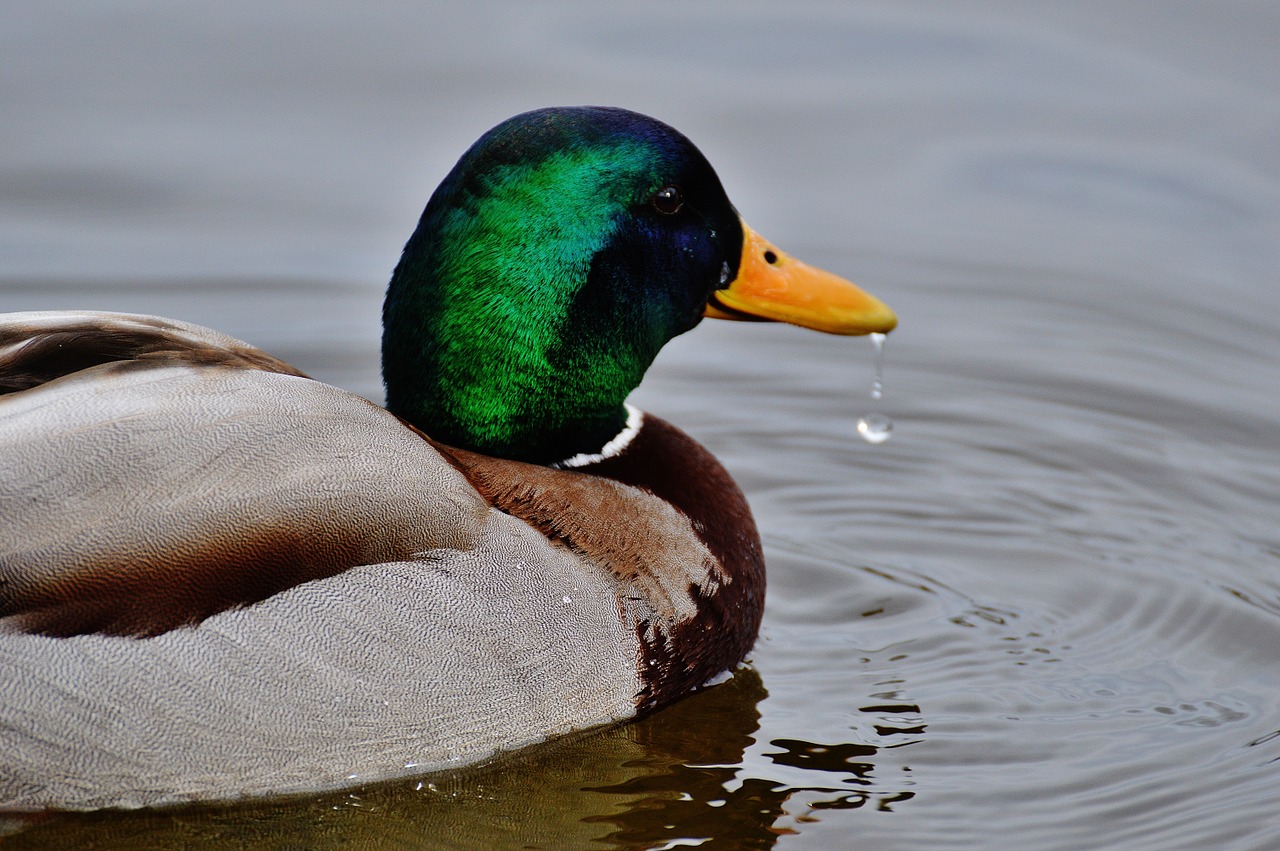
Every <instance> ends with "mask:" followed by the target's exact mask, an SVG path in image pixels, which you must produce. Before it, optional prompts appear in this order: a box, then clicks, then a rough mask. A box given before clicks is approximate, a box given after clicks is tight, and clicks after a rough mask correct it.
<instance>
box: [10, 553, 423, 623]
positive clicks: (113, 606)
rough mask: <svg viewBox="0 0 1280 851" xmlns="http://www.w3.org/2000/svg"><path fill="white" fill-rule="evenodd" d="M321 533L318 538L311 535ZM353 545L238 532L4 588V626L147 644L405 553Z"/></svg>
mask: <svg viewBox="0 0 1280 851" xmlns="http://www.w3.org/2000/svg"><path fill="white" fill-rule="evenodd" d="M316 531H320V530H316ZM369 543H370V542H369V541H367V540H361V538H360V536H359V535H356V534H350V535H345V536H344V535H341V534H338V533H335V532H332V531H330V532H328V533H321V534H316V535H311V534H306V533H305V532H304V531H302V530H297V529H291V530H288V531H285V532H273V531H271V530H266V529H256V530H253V529H250V530H243V531H241V532H240V533H238V534H237V535H236V536H235V537H234V538H233V539H230V540H210V541H191V542H189V543H187V544H186V545H184V546H183V547H182V548H181V549H178V550H176V551H169V552H166V553H165V554H164V555H163V556H160V557H148V556H146V555H120V556H118V557H117V558H115V559H109V558H108V559H104V560H102V561H99V562H97V563H95V564H93V565H92V566H90V567H88V568H82V569H80V570H77V571H75V572H71V573H62V574H59V575H57V576H56V577H54V578H52V579H51V580H50V581H48V582H46V583H44V584H40V585H33V586H28V587H25V588H18V587H15V586H14V584H13V583H12V582H10V583H5V584H0V616H8V617H12V619H13V620H12V624H13V625H14V626H16V627H17V628H18V629H20V630H22V631H24V632H32V633H40V634H43V635H51V636H59V637H66V636H71V635H84V634H87V633H106V634H110V635H132V636H138V637H143V636H153V635H159V634H161V633H164V632H168V631H169V630H171V629H175V628H178V627H182V626H191V625H194V624H197V623H199V622H200V621H202V620H204V619H205V618H207V617H209V616H211V615H214V614H217V613H218V612H221V611H225V610H227V609H232V608H238V607H241V606H247V605H251V604H253V603H256V602H259V601H261V600H265V599H266V598H268V597H270V596H272V595H273V594H276V593H279V592H280V591H283V590H285V589H287V588H291V587H293V586H294V585H297V584H299V583H301V582H306V581H308V580H311V579H319V578H322V577H325V576H333V575H335V574H337V573H341V572H342V571H344V570H347V569H348V568H351V567H354V566H356V565H359V564H367V563H369V562H370V556H371V555H372V560H374V561H384V560H385V561H390V560H394V559H395V558H408V557H409V556H410V555H411V554H410V553H400V554H394V557H393V554H391V553H387V554H385V555H386V556H387V557H386V558H380V557H379V556H378V555H377V554H372V553H371V552H370V550H372V549H374V548H373V547H370V546H369Z"/></svg>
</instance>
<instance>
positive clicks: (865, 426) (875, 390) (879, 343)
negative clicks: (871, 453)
mask: <svg viewBox="0 0 1280 851" xmlns="http://www.w3.org/2000/svg"><path fill="white" fill-rule="evenodd" d="M869 336H870V337H871V345H873V346H875V347H876V374H875V377H874V378H872V379H871V398H872V400H873V401H876V402H879V401H880V400H881V399H883V398H884V341H885V339H886V335H884V334H870V335H869ZM858 434H860V435H862V439H863V440H865V441H866V442H867V443H872V444H876V443H884V442H885V441H886V440H888V439H889V437H890V436H891V435H892V434H893V420H891V419H889V418H888V417H886V416H885V415H884V414H880V413H875V414H867V415H866V416H864V417H862V418H861V419H859V420H858Z"/></svg>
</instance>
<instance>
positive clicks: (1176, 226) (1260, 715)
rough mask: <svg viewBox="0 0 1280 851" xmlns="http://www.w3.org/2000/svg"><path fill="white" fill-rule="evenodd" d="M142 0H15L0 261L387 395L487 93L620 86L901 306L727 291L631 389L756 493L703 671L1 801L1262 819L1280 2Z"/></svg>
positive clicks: (599, 822)
mask: <svg viewBox="0 0 1280 851" xmlns="http://www.w3.org/2000/svg"><path fill="white" fill-rule="evenodd" d="M468 9H469V10H470V11H468V12H466V13H460V12H458V11H455V10H446V8H445V7H443V6H440V7H438V8H433V7H431V6H423V5H421V4H408V3H405V4H399V3H388V4H379V5H378V6H377V7H376V8H370V9H368V10H364V9H363V7H362V8H361V9H360V10H356V9H355V8H348V7H347V6H346V5H344V4H336V3H335V4H269V5H265V6H263V5H259V4H242V5H240V6H239V7H238V8H235V9H234V14H233V13H232V12H231V11H228V7H227V6H226V5H225V4H223V5H221V6H219V7H217V8H216V9H214V8H213V7H210V8H208V9H204V8H197V7H185V6H182V7H179V6H173V5H171V4H159V3H145V2H135V3H128V4H113V5H111V6H100V5H98V4H92V3H72V4H59V5H58V6H57V7H56V9H55V7H53V6H49V7H47V8H45V7H39V8H36V7H33V8H31V9H27V10H23V11H21V12H17V13H15V14H13V15H10V16H9V17H10V19H11V20H10V21H9V22H8V23H7V24H6V27H5V28H4V32H3V33H2V34H0V55H2V56H4V57H5V59H3V60H0V61H2V62H3V63H4V68H5V73H4V74H3V81H4V82H3V83H2V84H0V104H2V105H3V107H4V112H5V114H6V115H9V116H22V120H21V121H17V120H14V121H10V122H7V130H6V142H5V143H4V145H3V146H2V147H0V309H3V310H17V309H33V308H62V307H91V308H105V309H115V310H131V311H142V312H149V313H158V314H161V315H168V316H174V317H179V318H183V319H187V320H191V321H196V322H202V323H205V324H209V325H213V326H215V327H218V328H220V329H222V330H225V331H227V332H229V333H232V334H235V335H237V336H239V337H242V338H244V339H247V340H250V341H252V342H254V343H256V344H258V345H260V346H262V347H263V348H265V349H267V350H269V351H271V352H273V353H274V354H276V355H278V356H281V357H283V358H285V359H286V360H289V361H291V362H293V363H294V364H296V365H298V366H299V367H301V368H303V369H305V370H307V371H308V372H310V373H311V374H313V375H315V376H316V377H319V378H321V379H323V380H326V381H330V382H333V383H335V384H338V385H341V386H344V387H348V388H350V389H352V390H355V391H357V392H360V393H363V394H365V395H367V396H370V397H371V398H374V399H379V398H380V394H381V390H380V387H379V383H378V376H377V340H378V326H377V323H378V313H379V309H380V299H381V293H382V288H383V287H384V285H385V281H386V278H387V275H388V273H389V271H390V268H391V266H392V265H393V264H394V261H395V258H396V256H397V253H398V251H399V247H400V245H401V244H402V243H403V240H404V239H405V238H406V237H407V235H408V233H409V231H410V230H411V229H412V226H413V224H414V222H415V221H416V218H417V215H418V213H419V212H420V210H421V206H422V204H423V203H424V202H425V200H426V197H427V195H428V193H429V192H430V190H431V189H432V188H433V187H434V185H435V183H436V182H437V181H438V180H439V179H440V177H442V176H443V174H444V173H445V171H446V170H447V169H448V168H449V166H450V165H451V164H452V162H453V161H454V159H456V157H457V156H458V155H459V154H460V153H461V151H462V150H463V149H465V147H466V146H467V145H468V144H470V142H471V141H472V140H473V139H474V137H475V136H477V135H478V134H479V133H480V132H482V131H483V130H485V129H487V128H488V127H489V126H490V125H492V124H493V123H496V122H497V121H499V120H501V119H502V118H504V117H506V116H507V115H510V114H512V113H514V112H517V111H521V110H523V109H528V108H532V107H535V106H542V105H547V104H552V103H581V102H595V103H612V104H617V105H623V106H628V107H631V108H633V109H638V110H640V111H644V112H648V113H651V114H654V115H657V116H659V117H661V118H663V119H665V120H667V121H669V122H670V123H672V124H674V125H676V126H677V127H679V128H681V129H682V130H684V131H685V132H686V133H688V134H689V135H690V136H691V137H692V138H693V139H694V140H695V141H696V142H697V143H698V144H699V145H700V146H701V147H702V148H703V150H704V151H705V152H706V153H707V155H708V156H709V158H710V159H711V160H712V162H713V163H715V164H716V165H717V167H718V169H719V171H720V174H721V177H722V179H723V180H724V182H725V184H726V186H727V188H728V190H729V192H730V195H731V197H733V198H734V199H735V202H736V203H737V205H738V207H739V209H740V210H741V211H742V212H743V213H744V215H745V217H746V218H747V219H748V221H750V222H752V224H753V225H754V226H755V227H757V228H758V229H759V230H760V231H762V232H763V233H765V234H766V235H768V236H769V237H770V238H771V239H773V240H775V241H776V242H778V244H780V245H781V246H782V247H784V248H786V249H788V250H792V251H794V252H795V253H796V254H798V255H799V256H801V257H803V258H805V259H806V260H809V261H811V262H814V263H817V264H819V265H823V266H826V267H829V268H833V269H835V270H838V271H840V272H842V273H845V274H847V275H849V276H851V277H853V278H855V279H856V280H858V281H860V282H861V283H863V284H865V285H866V286H867V287H868V289H870V290H872V291H873V292H875V293H877V294H878V295H880V296H882V297H884V298H885V299H886V301H888V302H889V303H890V304H891V305H892V306H893V307H894V308H895V309H897V311H898V313H899V315H900V317H901V319H902V326H901V328H900V329H899V330H898V331H896V332H895V333H894V334H892V335H891V336H890V339H889V342H888V347H887V357H886V364H885V382H886V391H885V397H884V399H883V400H881V401H879V402H875V403H874V408H876V409H879V410H881V411H882V412H883V413H885V414H887V415H889V416H890V417H892V419H893V420H894V423H895V430H894V436H893V439H892V440H889V441H888V442H886V443H884V444H881V445H878V446H871V445H868V444H867V443H865V442H863V441H862V440H861V439H859V438H858V436H857V433H856V430H855V427H856V423H857V419H858V417H859V416H861V415H862V414H865V413H868V412H870V411H871V410H872V408H873V403H872V402H871V400H870V399H869V397H868V395H867V392H868V389H869V387H870V383H871V379H872V368H873V353H872V348H871V346H870V345H869V343H868V342H867V341H866V340H847V339H836V338H830V337H822V336H819V335H815V334H812V333H808V332H804V331H800V330H798V329H794V328H785V327H777V326H764V325H743V324H737V323H712V322H707V323H704V324H703V326H701V327H699V328H698V329H697V330H696V331H694V332H693V333H691V334H689V335H686V336H685V337H683V338H681V339H679V340H677V341H675V342H674V343H673V344H672V345H671V346H670V347H669V348H668V349H667V350H666V351H665V352H664V353H663V355H662V356H661V357H660V358H659V360H658V363H657V364H656V365H655V367H654V369H653V370H652V371H651V373H650V375H649V377H648V378H647V379H646V382H645V384H644V385H643V386H642V387H641V389H640V390H639V391H638V392H637V394H636V397H635V401H636V402H638V403H639V404H640V405H641V406H642V407H645V408H646V409H648V410H651V411H653V412H655V413H657V414H660V415H662V416H664V417H666V418H668V419H671V420H672V421H674V422H676V423H678V424H680V425H681V426H682V427H684V428H686V429H687V430H688V431H690V432H691V433H692V434H694V435H695V436H696V437H698V438H699V439H700V440H702V441H703V442H705V443H706V444H707V445H708V446H709V447H711V449H712V450H713V451H714V452H716V454H717V455H718V456H719V457H720V458H721V459H723V460H724V461H725V463H726V464H727V466H728V467H729V468H730V470H731V471H732V472H733V474H734V475H735V477H736V478H737V479H738V481H739V482H740V483H741V484H742V486H743V487H744V489H745V490H746V491H747V493H748V495H749V497H750V499H751V502H752V505H753V508H754V510H755V512H756V515H757V519H758V521H759V523H760V526H761V529H762V532H763V536H764V540H765V547H766V555H767V559H768V564H769V571H770V574H769V575H770V588H769V599H768V608H767V613H766V617H765V623H764V628H763V632H762V635H761V640H760V642H759V644H758V645H757V647H756V650H755V651H754V653H753V654H752V657H751V662H750V665H749V667H747V668H745V669H743V670H742V671H740V672H739V673H738V675H737V677H736V678H735V679H734V680H733V681H731V682H730V683H727V684H725V685H723V686H720V687H717V688H715V689H712V690H710V691H708V692H706V693H704V694H701V695H698V696H696V697H694V698H693V699H690V700H688V701H686V702H684V703H682V704H680V705H678V706H676V707H673V708H671V709H670V710H667V711H665V712H662V713H659V714H658V715H656V716H653V717H651V718H649V719H646V720H644V721H642V722H640V723H637V724H633V725H629V726H625V727H621V728H618V729H616V730H609V731H605V732H603V733H601V734H598V735H594V736H586V737H582V738H578V739H574V740H570V741H564V742H559V743H555V744H554V745H551V746H548V747H544V748H535V749H531V750H530V751H526V752H523V753H521V754H518V755H515V756H513V757H511V758H508V759H504V760H500V761H499V762H498V763H496V764H495V765H493V766H489V767H485V768H481V769H477V770H474V771H470V772H466V773H463V774H459V775H456V776H449V777H436V778H424V779H415V780H410V781H403V782H397V783H392V784H386V785H382V786H377V787H371V788H365V789H359V790H354V791H351V792H343V793H337V794H330V795H325V796H319V797H316V798H311V799H302V800H291V801H283V802H263V803H259V804H254V805H249V806H241V807H213V808H192V809H185V810H179V811H165V812H154V813H136V814H112V813H104V814H92V815H87V816H74V817H54V818H51V819H49V820H46V821H43V822H41V823H38V824H35V825H34V826H28V827H25V828H20V832H19V833H17V834H16V835H15V836H12V837H10V838H8V839H6V840H5V843H6V847H9V846H10V845H12V847H15V848H24V847H62V848H65V847H76V846H78V845H81V844H89V843H91V842H92V843H98V844H99V846H100V847H144V846H152V847H159V846H165V845H170V846H175V847H181V846H183V845H190V844H195V843H197V842H212V841H216V842H217V843H220V844H222V845H225V846H227V847H258V846H261V845H268V846H300V847H330V846H342V845H358V846H359V847H388V848H391V847H397V848H399V847H417V846H421V847H434V846H440V847H458V848H468V847H492V848H500V847H513V848H514V847H537V848H579V847H582V848H585V847H600V848H610V847H615V848H670V847H677V846H682V845H684V846H693V845H700V846H702V847H724V848H752V847H754V848H768V847H773V846H775V845H776V846H777V847H779V848H796V849H800V848H812V849H832V848H845V847H857V846H862V845H865V846H866V847H875V848H920V847H931V848H987V847H1020V848H1075V847H1123V848H1153V849H1154V848H1171V847H1186V848H1207V847H1216V848H1262V847H1267V846H1269V845H1272V844H1274V841H1275V840H1274V839H1273V838H1272V837H1273V833H1274V832H1275V831H1276V830H1277V829H1280V816H1277V815H1276V813H1277V812H1280V701H1277V692H1278V691H1280V688H1278V686H1280V531H1278V529H1280V516H1278V515H1277V505H1278V504H1280V393H1278V392H1277V390H1278V389H1280V383H1278V382H1277V378H1276V370H1277V363H1280V333H1277V327H1276V325H1277V322H1276V317H1277V316H1278V315H1280V249H1278V248H1277V246H1278V245H1280V240H1277V238H1276V237H1277V234H1280V147H1277V145H1276V144H1275V140H1276V139H1277V138H1280V94H1278V93H1280V85H1278V84H1280V73H1278V71H1280V67H1278V63H1280V59H1278V58H1277V57H1278V56H1280V54H1277V53H1276V52H1275V50H1274V35H1275V19H1274V9H1273V8H1272V7H1270V6H1269V4H1265V3H1250V2H1237V3H1231V4H1219V5H1214V6H1209V5H1205V4H1191V3H1166V4H1160V5H1158V6H1154V7H1153V6H1151V5H1149V4H1140V3H1128V2H1106V3H1104V2H1085V3H1077V4H1070V6H1069V7H1066V8H1061V7H1052V8H1050V7H1044V8H1032V7H1030V6H1028V5H1027V4H1021V3H1014V2H998V0H984V2H977V3H969V4H964V5H963V6H954V5H952V4H944V3H929V2H926V3H916V4H911V5H910V6H902V5H901V4H894V3H887V2H858V3H849V4H842V5H840V6H839V7H831V6H829V5H827V4H804V3H801V4H790V5H788V6H787V8H786V10H785V11H784V10H783V9H782V8H781V7H774V6H771V5H764V4H745V5H744V4H728V3H710V4H697V5H690V4H659V5H655V6H652V7H647V8H645V9H642V10H637V9H630V10H626V11H622V10H617V9H613V8H612V7H606V6H601V5H599V4H588V3H585V2H583V3H576V2H557V3H553V4H544V5H541V6H538V7H527V8H526V7H521V6H512V5H507V4H481V5H480V6H475V5H474V4H473V5H472V6H470V7H468Z"/></svg>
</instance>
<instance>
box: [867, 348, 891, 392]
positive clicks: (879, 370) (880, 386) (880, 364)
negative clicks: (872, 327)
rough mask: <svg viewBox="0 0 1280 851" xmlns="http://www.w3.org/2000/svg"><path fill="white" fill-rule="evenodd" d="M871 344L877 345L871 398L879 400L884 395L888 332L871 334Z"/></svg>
mask: <svg viewBox="0 0 1280 851" xmlns="http://www.w3.org/2000/svg"><path fill="white" fill-rule="evenodd" d="M869 336H870V337H871V345H873V346H875V347H876V375H875V378H873V379H871V398H872V399H875V400H876V401H879V400H880V398H881V397H883V396H884V341H885V340H886V339H887V337H888V335H887V334H871V335H869Z"/></svg>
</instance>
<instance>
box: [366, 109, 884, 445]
mask: <svg viewBox="0 0 1280 851" xmlns="http://www.w3.org/2000/svg"><path fill="white" fill-rule="evenodd" d="M704 316H711V317H715V318H723V319H751V320H774V321H783V322H790V323H793V324H796V325H802V326H805V327H809V328H814V329H817V330H820V331H826V332H828V333H834V334H867V333H871V332H887V331H889V330H891V329H892V328H893V327H894V326H895V325H896V324H897V319H896V317H895V316H894V314H893V312H892V311H891V310H889V308H888V307H886V306H885V305H884V304H883V303H881V302H880V301H879V300H877V299H875V298H874V297H872V296H870V295H868V294H866V293H865V292H863V291H862V290H860V289H858V288H857V287H856V286H854V285H853V284H851V283H849V282H848V281H845V280H843V279H842V278H839V277H837V276H835V275H832V274H830V273H827V272H823V271H821V270H819V269H815V268H813V267H810V266H807V265H805V264H803V263H801V262H799V261H797V260H794V259H792V258H790V257H788V256H787V255H785V254H784V253H783V252H781V251H779V250H778V249H777V248H775V247H773V246H772V245H770V244H769V243H768V242H766V241H765V240H764V239H762V238H761V237H759V236H758V235H756V234H755V233H754V232H752V231H751V230H750V229H749V228H748V227H747V226H746V224H745V223H743V221H742V219H741V218H740V217H739V215H738V213H737V211H736V210H735V209H734V208H733V205H732V204H731V203H730V202H729V199H728V197H727V196H726V195H725V192H724V189H723V187H721V185H720V180H719V178H718V177H717V176H716V173H715V171H714V170H713V169H712V167H711V165H710V164H709V163H708V162H707V160H706V158H705V157H703V155H702V153H701V152H700V151H699V150H698V149H697V148H696V147H694V145H693V143H692V142H690V141H689V140H688V139H686V138H685V137H684V136H683V135H681V134H680V133H679V132H677V131H676V130H674V129H673V128H671V127H668V126H667V125H665V124H663V123H661V122H659V121H656V120H654V119H652V118H649V117H647V116H644V115H639V114H637V113H634V112H628V111H626V110H622V109H613V108H603V107H574V108H551V109H542V110H536V111H534V112H527V113H524V114H522V115H517V116H515V117H514V118H511V119H508V120H507V121H504V122H503V123H502V124H499V125H498V126H497V127H495V128H494V129H492V130H490V131H489V132H488V133H486V134H485V135H484V136H483V137H481V139H480V140H479V141H478V142H476V143H475V145H473V146H472V147H471V149H470V150H468V151H467V152H466V154H464V155H463V156H462V159H461V160H459V161H458V164H457V165H456V166H455V167H454V168H453V170H452V171H451V172H450V173H449V175H448V176H447V177H446V178H445V179H444V181H443V182H442V183H441V184H440V187H439V188H438V189H437V190H436V191H435V193H434V194H433V195H432V197H431V200H430V201H429V202H428V204H427V207H426V210H425V211H424V212H423V214H422V218H421V220H420V221H419V222H418V227H417V230H416V231H415V232H414V234H413V236H412V237H410V239H409V242H408V243H407V244H406V245H405V248H404V253H403V255H402V257H401V259H400V262H399V264H398V265H397V266H396V269H395V272H394V273H393V275H392V278H391V284H390V287H389V289H388V292H387V299H386V303H385V306H384V311H383V327H384V331H383V378H384V380H385V382H386V387H387V407H388V408H389V409H390V410H391V411H392V412H393V413H395V414H397V415H399V416H400V417H402V418H404V419H405V420H408V421H409V422H411V423H413V424H414V425H415V426H417V427H418V428H420V429H422V430H423V431H424V432H426V433H427V434H429V435H431V436H432V437H434V438H437V439H439V440H441V441H443V442H445V443H448V444H452V445H455V446H459V447H463V448H466V449H471V450H474V451H478V452H482V453H485V454H487V455H493V456H498V457H504V458H512V459H517V460H522V461H531V462H535V463H553V462H555V461H558V460H562V459H565V458H569V457H571V456H574V455H578V454H580V453H591V452H596V451H598V450H599V449H600V447H602V446H603V445H605V444H606V443H607V442H608V441H609V440H610V439H612V438H613V437H614V436H615V435H617V434H618V433H619V432H620V431H621V430H622V429H623V428H624V427H625V423H626V419H627V410H626V408H625V406H624V404H623V403H624V401H625V399H626V397H627V395H628V394H629V393H630V392H631V391H632V390H633V389H634V388H635V387H636V386H637V385H638V384H639V383H640V380H641V378H642V377H643V376H644V373H645V370H647V369H648V367H649V365H650V364H651V363H652V362H653V359H654V357H655V356H656V355H657V353H658V351H659V350H660V349H661V348H662V346H663V345H665V344H666V342H667V341H668V340H670V339H671V338H672V337H675V336H676V335H678V334H682V333H684V332H685V331H688V330H689V329H690V328H693V327H694V326H695V325H697V324H698V322H699V321H701V319H702V317H704Z"/></svg>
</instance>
